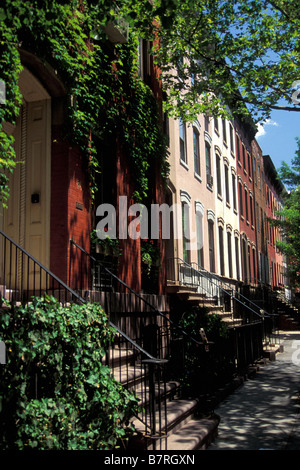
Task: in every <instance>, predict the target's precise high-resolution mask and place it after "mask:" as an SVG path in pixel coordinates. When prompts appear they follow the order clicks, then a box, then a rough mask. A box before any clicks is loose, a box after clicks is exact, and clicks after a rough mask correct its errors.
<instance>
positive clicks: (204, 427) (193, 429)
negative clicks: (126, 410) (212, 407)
mask: <svg viewBox="0 0 300 470" xmlns="http://www.w3.org/2000/svg"><path fill="white" fill-rule="evenodd" d="M197 408H198V402H197V400H182V399H178V400H173V401H170V402H168V403H167V413H166V419H165V417H163V422H162V423H161V425H162V429H163V430H164V432H165V437H162V438H161V439H159V440H156V442H155V447H156V449H159V450H178V451H180V450H182V451H189V450H200V449H206V448H207V447H208V445H209V444H210V443H211V442H212V441H213V440H214V438H215V437H216V435H217V430H218V425H219V421H220V419H219V417H218V416H217V415H214V416H211V417H197V416H196V411H197ZM134 424H135V426H136V429H137V431H138V430H139V428H141V425H140V424H139V422H138V421H136V422H134ZM153 447H154V443H153V441H151V440H150V439H148V446H147V450H151V449H152V448H153Z"/></svg>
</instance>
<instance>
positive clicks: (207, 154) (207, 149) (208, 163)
mask: <svg viewBox="0 0 300 470" xmlns="http://www.w3.org/2000/svg"><path fill="white" fill-rule="evenodd" d="M205 160H206V176H207V184H208V185H209V186H212V184H213V179H212V174H211V157H210V145H209V143H208V142H205Z"/></svg>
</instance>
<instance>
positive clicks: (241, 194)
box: [239, 181, 244, 217]
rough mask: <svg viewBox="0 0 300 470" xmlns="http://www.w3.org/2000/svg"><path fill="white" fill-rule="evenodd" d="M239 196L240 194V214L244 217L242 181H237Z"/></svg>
mask: <svg viewBox="0 0 300 470" xmlns="http://www.w3.org/2000/svg"><path fill="white" fill-rule="evenodd" d="M239 196H240V215H241V217H244V205H243V183H242V181H239Z"/></svg>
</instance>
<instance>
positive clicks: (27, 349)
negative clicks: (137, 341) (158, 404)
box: [0, 297, 137, 450]
mask: <svg viewBox="0 0 300 470" xmlns="http://www.w3.org/2000/svg"><path fill="white" fill-rule="evenodd" d="M114 335H115V331H114V330H113V329H112V328H111V327H110V326H109V324H108V319H107V316H106V315H105V313H104V311H103V309H102V307H101V306H100V305H99V304H86V305H83V306H80V305H72V306H70V307H63V306H62V305H61V304H60V303H59V302H58V301H56V300H55V299H54V298H52V297H45V298H37V299H34V302H33V303H32V304H30V305H29V306H27V307H18V308H14V309H11V310H5V311H2V312H1V323H0V338H1V340H2V341H4V343H5V345H6V353H7V363H6V364H5V365H2V366H1V369H0V398H1V401H0V404H1V406H0V448H1V449H2V450H4V449H10V450H12V449H20V450H23V449H39V450H80V449H81V450H82V449H83V450H89V449H94V450H95V449H96V450H99V449H100V450H101V449H102V450H103V449H112V448H114V447H115V446H116V444H117V443H118V442H121V440H124V439H126V437H128V436H129V435H130V432H132V430H131V431H130V428H129V427H128V426H127V422H128V420H129V419H130V418H131V417H132V415H133V414H134V413H135V412H136V410H137V400H136V399H135V397H134V396H133V395H131V394H130V393H129V392H128V391H127V390H126V389H124V388H123V387H122V386H121V385H120V384H119V383H118V382H117V381H116V380H115V379H114V377H113V375H112V373H111V370H110V369H109V367H107V366H105V365H104V364H103V357H104V355H105V354H106V352H107V350H108V347H109V345H110V344H111V343H112V342H113V340H114Z"/></svg>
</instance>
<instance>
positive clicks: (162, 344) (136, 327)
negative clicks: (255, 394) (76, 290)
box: [70, 240, 204, 359]
mask: <svg viewBox="0 0 300 470" xmlns="http://www.w3.org/2000/svg"><path fill="white" fill-rule="evenodd" d="M70 243H71V245H73V246H74V247H75V248H76V249H78V250H80V251H81V253H84V254H85V256H86V257H87V259H89V261H91V271H92V272H93V273H95V272H97V273H98V275H97V277H96V279H97V283H94V284H93V286H92V287H93V290H92V291H91V292H90V293H89V294H87V293H86V294H85V295H87V296H89V297H90V298H91V299H93V300H95V299H97V300H99V301H100V303H101V304H102V305H103V307H104V309H105V311H107V313H109V314H110V315H111V318H112V319H113V321H114V322H115V323H116V324H117V325H121V326H122V331H124V332H125V333H126V334H129V335H130V337H131V338H134V339H135V341H136V342H137V343H139V344H140V345H141V346H143V345H145V343H146V344H147V349H148V350H150V351H152V353H156V356H157V357H159V358H161V359H164V358H166V357H169V356H170V354H171V342H172V339H173V336H174V332H176V333H177V334H176V337H178V336H181V337H182V338H183V340H186V341H189V342H192V343H194V344H195V345H197V346H203V345H204V343H203V341H201V340H199V339H198V338H195V337H193V336H191V335H189V334H188V333H187V332H186V331H185V330H184V329H183V328H181V327H180V326H179V325H178V324H177V323H176V322H175V321H173V320H172V319H171V318H170V316H169V315H168V314H167V313H164V312H162V311H161V310H160V309H159V308H158V307H157V306H155V305H154V304H153V303H152V302H151V301H150V300H148V298H149V296H148V295H147V294H146V295H142V294H139V293H137V292H135V291H134V289H132V288H131V287H130V286H128V285H127V284H126V283H125V282H124V281H122V280H121V279H120V278H119V277H118V276H117V275H116V274H115V273H113V272H112V271H111V270H110V269H109V267H108V266H107V265H105V264H104V263H103V262H100V261H99V260H97V259H96V258H95V257H94V256H93V255H91V254H90V253H88V252H87V251H86V250H84V249H83V248H82V247H81V246H80V245H78V244H77V243H76V242H75V241H74V240H70ZM83 262H84V261H83ZM80 271H82V270H81V269H80ZM79 285H81V283H79ZM107 286H109V289H108V288H107ZM150 297H151V296H150Z"/></svg>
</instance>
